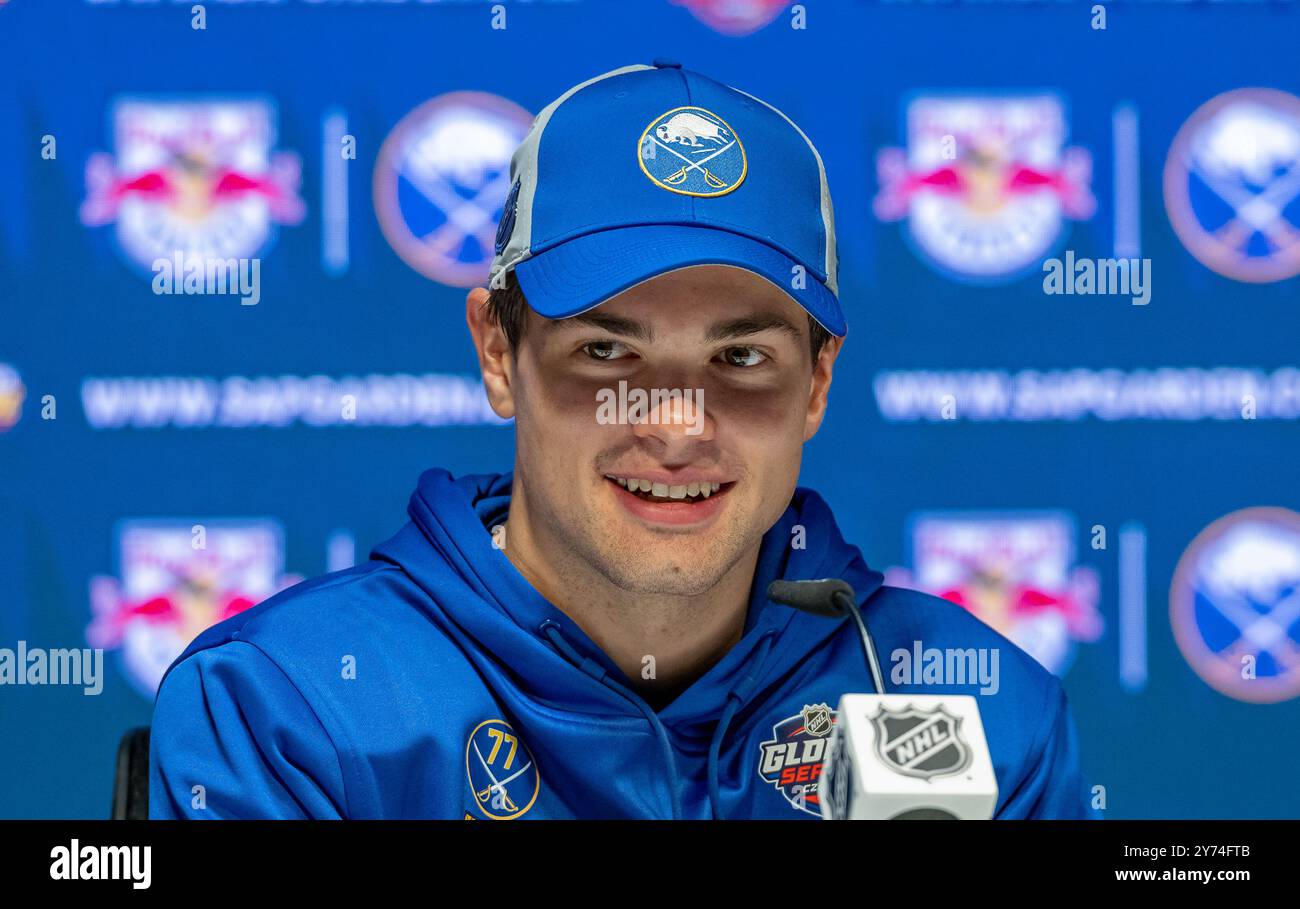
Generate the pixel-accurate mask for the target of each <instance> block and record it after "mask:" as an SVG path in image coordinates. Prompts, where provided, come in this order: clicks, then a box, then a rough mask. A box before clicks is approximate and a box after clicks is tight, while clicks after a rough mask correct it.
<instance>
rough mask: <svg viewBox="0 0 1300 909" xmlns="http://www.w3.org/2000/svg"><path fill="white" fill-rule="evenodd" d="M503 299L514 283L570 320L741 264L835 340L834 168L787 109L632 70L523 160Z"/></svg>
mask: <svg viewBox="0 0 1300 909" xmlns="http://www.w3.org/2000/svg"><path fill="white" fill-rule="evenodd" d="M510 179H511V188H510V194H509V196H508V197H507V199H506V204H505V207H504V209H503V211H502V215H501V222H500V225H499V226H498V228H497V240H496V256H495V258H493V260H492V268H491V281H492V286H494V287H496V286H500V282H501V280H502V279H503V278H504V276H505V274H506V273H507V272H509V271H511V270H513V271H514V273H515V275H516V277H517V278H518V280H519V285H520V287H521V289H522V290H523V292H524V295H525V296H526V297H527V298H528V304H529V305H530V306H531V307H532V308H533V309H534V310H535V311H536V312H537V313H539V314H540V315H543V316H545V317H547V318H550V319H562V318H564V317H566V316H573V315H577V314H578V313H581V312H585V311H586V310H588V309H591V308H592V307H595V306H599V305H600V304H601V303H603V302H604V301H606V300H608V299H609V298H610V297H613V296H615V295H616V294H618V293H620V292H622V291H624V290H627V289H628V288H629V287H633V286H635V285H637V284H639V283H641V282H642V281H646V280H648V279H650V278H653V277H655V276H656V275H661V274H664V273H665V272H670V271H674V270H676V269H679V268H686V267H688V266H692V265H732V266H736V267H739V268H743V269H745V270H747V271H750V272H753V273H754V274H756V275H759V276H760V277H763V278H766V279H767V280H768V281H770V282H772V283H773V284H775V285H776V286H777V287H780V288H781V289H782V290H784V291H786V292H787V293H788V294H789V295H790V296H791V297H792V298H793V299H794V300H795V302H797V303H798V304H799V305H800V306H802V307H803V308H804V309H805V310H807V311H808V313H809V314H810V315H811V316H812V317H813V318H814V319H816V320H817V321H818V322H819V323H821V325H822V326H823V327H824V328H825V329H826V330H827V331H829V332H830V333H831V334H833V335H836V336H839V337H842V336H843V335H844V334H845V333H846V332H847V331H848V326H847V325H846V324H845V321H844V313H843V311H842V310H841V309H840V302H839V296H838V286H837V280H836V265H837V261H836V253H835V218H834V213H833V210H832V207H831V194H830V189H829V187H828V186H827V184H826V168H825V167H824V166H823V165H822V160H821V156H820V155H819V154H817V149H816V148H814V147H813V144H812V142H810V141H809V139H808V137H807V136H806V135H804V133H803V131H802V130H800V129H799V127H797V126H795V124H794V123H793V122H792V121H791V120H790V119H789V118H788V117H786V116H785V114H783V113H781V112H780V111H778V110H777V109H776V108H774V107H772V106H771V105H769V104H767V103H766V102H765V101H760V100H759V99H758V98H755V97H753V96H752V95H748V94H746V93H745V92H742V91H739V90H737V89H734V88H731V87H729V86H726V85H722V84H720V83H718V82H715V81H713V80H712V79H710V78H708V77H707V76H702V75H700V74H699V73H696V72H691V71H690V70H685V69H682V67H681V64H678V63H673V62H670V61H664V60H656V61H655V63H654V65H652V66H645V65H634V66H625V67H623V68H621V69H616V70H613V71H612V72H608V73H605V74H604V75H602V76H597V77H596V78H594V79H590V80H588V81H586V82H583V83H582V84H581V85H576V86H574V87H573V88H571V89H569V90H568V91H567V92H565V93H564V94H563V95H561V96H560V97H559V98H557V99H556V100H555V101H553V102H551V103H550V104H549V105H547V106H546V108H544V109H543V110H542V112H541V113H539V114H538V115H537V117H536V119H535V120H534V121H533V125H532V128H531V129H530V130H529V132H528V135H527V136H526V137H525V138H524V141H523V143H522V144H521V145H520V146H519V148H518V149H517V150H516V151H515V154H514V157H513V158H512V159H511V161H510Z"/></svg>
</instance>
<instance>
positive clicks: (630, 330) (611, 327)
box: [546, 312, 655, 344]
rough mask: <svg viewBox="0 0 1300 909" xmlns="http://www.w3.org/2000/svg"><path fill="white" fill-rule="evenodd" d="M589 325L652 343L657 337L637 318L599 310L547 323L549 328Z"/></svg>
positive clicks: (613, 333)
mask: <svg viewBox="0 0 1300 909" xmlns="http://www.w3.org/2000/svg"><path fill="white" fill-rule="evenodd" d="M575 323H576V324H579V325H589V326H591V327H592V328H599V329H601V330H603V331H607V332H609V333H610V334H612V335H622V336H623V337H626V338H631V339H633V340H634V341H643V342H645V343H647V344H648V343H650V342H651V341H653V340H654V339H655V333H654V331H653V329H651V328H650V326H649V325H647V324H646V323H644V322H638V321H637V320H636V319H624V318H622V317H620V316H611V315H607V314H605V313H598V312H582V313H578V314H577V315H576V316H566V317H565V318H563V319H552V320H550V321H549V322H548V323H547V326H546V327H547V328H550V329H555V328H563V327H565V326H566V325H572V324H575Z"/></svg>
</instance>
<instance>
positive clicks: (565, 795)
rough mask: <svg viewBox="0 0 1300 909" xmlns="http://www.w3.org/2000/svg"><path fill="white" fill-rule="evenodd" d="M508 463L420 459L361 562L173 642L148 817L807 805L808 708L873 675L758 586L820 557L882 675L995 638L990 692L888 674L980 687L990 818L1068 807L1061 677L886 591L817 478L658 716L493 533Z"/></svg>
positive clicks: (803, 811)
mask: <svg viewBox="0 0 1300 909" xmlns="http://www.w3.org/2000/svg"><path fill="white" fill-rule="evenodd" d="M510 479H511V478H510V475H504V476H501V475H495V476H469V477H462V478H460V479H455V478H453V477H452V476H451V475H450V474H448V473H447V472H446V471H443V470H430V471H428V472H426V473H425V474H424V475H423V476H422V477H421V478H420V482H419V486H418V488H417V489H416V491H415V493H414V494H413V495H412V496H411V502H410V506H409V508H408V513H409V515H410V521H409V522H408V523H407V524H406V526H404V527H403V528H402V529H401V530H400V531H399V532H398V533H397V535H396V536H394V537H393V538H392V539H390V540H388V541H387V542H385V543H383V544H382V545H380V546H378V547H377V548H376V549H375V550H374V552H373V553H371V560H370V561H369V562H367V563H365V564H363V565H359V566H357V567H355V568H352V569H349V570H347V571H343V572H337V573H334V574H329V575H325V576H324V577H320V578H316V579H314V580H311V581H307V582H305V583H302V584H299V585H297V586H296V587H293V588H291V589H289V590H286V591H284V592H283V593H280V594H279V595H277V596H275V597H272V598H271V599H269V600H267V601H266V602H264V603H262V604H261V605H259V606H257V607H255V608H253V609H250V610H248V611H246V612H244V613H241V614H240V615H237V616H234V617H232V618H230V619H228V620H227V621H225V622H222V623H221V624H219V625H215V626H213V627H212V628H210V629H208V630H207V631H205V632H204V633H203V634H202V635H200V636H199V637H198V638H197V639H196V640H195V641H194V642H193V643H192V644H190V646H189V647H188V648H187V649H186V651H185V652H184V653H183V654H182V655H181V657H180V658H179V659H178V660H177V661H176V662H175V663H174V664H173V665H172V667H171V668H170V669H169V670H168V673H167V675H166V676H165V678H164V681H163V684H162V687H161V689H160V690H159V693H158V699H157V704H156V707H155V713H154V721H153V737H152V755H151V761H150V763H151V778H150V814H151V816H152V817H154V818H179V817H193V818H303V817H307V818H340V817H342V818H455V819H461V818H464V819H470V818H474V819H486V818H495V819H509V818H517V817H523V818H688V819H708V818H717V817H725V818H781V819H792V818H803V819H812V818H815V817H818V816H819V808H818V797H817V791H816V788H817V786H816V783H817V776H818V774H819V772H820V769H821V757H822V750H823V749H822V747H821V746H822V745H824V736H825V734H826V732H827V731H828V725H827V723H828V714H827V710H828V709H829V710H830V711H831V713H830V717H831V718H833V710H834V707H835V705H836V704H837V702H838V700H839V697H840V695H841V694H844V693H846V692H871V691H872V690H873V688H872V684H871V680H870V676H869V674H868V671H867V668H866V664H865V661H864V658H863V654H862V652H861V647H860V643H859V640H858V637H857V632H856V629H855V628H854V626H853V625H852V623H851V622H849V621H846V620H832V619H825V618H820V617H817V616H812V615H807V614H804V613H799V612H795V611H793V610H791V609H789V608H787V607H784V606H780V605H776V604H773V603H769V602H768V601H767V600H766V598H765V596H764V591H766V589H767V586H768V584H769V582H771V581H772V580H774V579H776V578H788V579H803V578H822V577H836V578H843V579H844V580H846V581H848V582H849V583H850V584H851V585H853V588H854V589H855V590H856V591H857V594H858V598H859V602H860V603H861V604H862V607H863V611H864V614H865V617H866V621H867V623H868V625H869V626H870V628H871V630H872V633H873V634H874V636H875V638H876V640H877V645H878V647H879V649H880V651H881V654H882V657H883V658H884V660H885V663H886V672H887V674H888V672H889V666H890V663H891V661H890V660H889V655H890V654H893V653H894V652H895V651H896V650H899V649H903V650H907V651H909V652H910V651H913V649H914V642H918V641H919V642H921V644H922V645H923V646H924V647H925V648H932V647H933V648H941V649H942V648H948V647H952V648H996V649H997V652H998V654H999V658H1000V666H999V668H1000V680H999V685H998V690H997V692H996V693H994V694H983V695H980V694H979V693H978V689H979V683H978V682H976V681H974V680H972V684H970V685H929V684H891V685H890V686H889V687H890V691H891V692H898V693H906V692H914V693H918V694H938V693H961V694H975V695H977V699H978V702H979V706H980V710H981V715H982V718H983V722H984V726H985V731H986V734H987V737H988V740H989V747H990V750H991V752H992V757H993V765H994V769H995V771H996V774H997V779H998V790H999V792H998V804H997V812H996V816H997V817H999V818H1082V817H1087V816H1089V810H1088V808H1087V800H1086V799H1087V793H1086V792H1085V786H1084V782H1083V779H1082V776H1081V773H1080V768H1079V760H1078V751H1077V745H1076V739H1075V732H1074V724H1073V721H1072V719H1071V715H1070V710H1069V707H1068V705H1067V703H1066V699H1065V695H1064V693H1063V691H1062V689H1061V685H1060V683H1059V682H1058V681H1057V679H1056V678H1055V677H1054V676H1053V675H1051V674H1050V673H1048V672H1047V671H1046V670H1044V669H1043V668H1042V667H1041V666H1039V665H1038V663H1036V662H1035V661H1034V660H1033V659H1032V658H1031V657H1029V656H1028V655H1026V654H1025V653H1024V652H1023V651H1020V650H1018V649H1017V648H1016V647H1015V645H1013V644H1011V643H1010V642H1009V641H1007V640H1006V639H1005V638H1003V637H1001V636H1000V635H998V634H997V633H996V632H994V631H993V630H992V629H990V628H989V627H987V626H986V625H984V624H983V623H982V622H980V621H979V620H977V619H976V618H974V617H973V616H971V615H970V614H969V613H967V612H966V611H965V610H964V609H962V608H961V607H959V606H956V605H954V604H952V603H949V602H947V601H946V600H942V599H938V598H935V597H931V596H928V595H925V594H922V593H917V592H913V591H909V590H903V589H900V588H894V587H886V586H883V584H882V576H881V574H880V573H879V572H877V571H873V570H871V569H870V568H868V567H867V565H866V563H865V562H864V561H863V559H862V556H861V554H860V553H859V552H858V550H857V548H856V547H854V546H851V545H849V544H848V543H846V542H845V541H844V539H843V538H842V537H841V536H840V533H839V530H838V528H837V527H836V525H835V520H834V518H833V517H832V515H831V512H830V509H829V508H828V507H827V505H826V503H825V502H824V501H823V500H822V499H821V497H820V496H818V495H817V494H816V493H815V492H812V491H810V490H807V489H799V490H797V491H796V493H795V495H794V497H793V499H792V501H791V503H790V507H789V508H788V509H787V510H786V512H785V514H784V515H783V516H782V518H781V519H780V520H779V521H778V522H777V524H776V525H775V526H774V527H772V528H771V530H769V531H768V533H767V534H766V535H765V536H764V538H763V541H762V547H761V550H760V554H759V559H758V566H757V568H756V570H755V575H754V584H753V588H752V593H751V597H750V603H749V612H748V618H747V622H746V628H745V632H744V635H743V637H742V638H741V640H740V642H739V643H738V644H736V645H735V646H734V647H733V648H732V649H731V651H730V652H728V653H727V654H726V656H724V657H723V658H722V659H721V660H720V661H719V662H718V663H717V664H716V665H714V666H713V667H712V668H711V669H710V670H709V671H708V672H706V673H705V674H704V675H703V676H701V677H700V678H699V679H698V680H696V681H695V682H694V684H692V685H691V686H690V687H689V688H687V689H686V690H685V691H684V692H682V693H681V694H680V695H679V696H678V697H677V698H676V699H675V700H674V701H672V703H670V704H669V705H667V706H666V707H663V708H662V709H660V710H657V711H656V710H654V709H652V708H651V706H650V705H649V704H647V703H646V702H645V700H643V699H642V698H641V697H640V696H638V695H637V693H636V692H635V690H634V687H633V686H632V685H631V684H630V683H629V681H628V679H627V677H626V676H625V675H624V674H623V673H622V672H621V671H620V670H619V668H618V667H617V666H615V665H614V663H613V662H612V661H611V660H610V659H609V657H608V656H606V655H605V654H604V653H603V652H602V651H601V650H600V649H599V648H598V647H597V646H596V645H595V644H594V643H593V642H592V641H591V639H590V638H588V637H587V635H586V634H585V633H583V631H582V630H581V629H580V628H579V627H578V626H577V625H576V624H575V623H574V622H573V621H571V620H570V619H569V618H568V617H567V616H566V615H565V614H564V613H563V612H561V611H560V610H559V609H557V608H556V607H555V606H553V605H551V604H550V603H549V602H547V601H546V600H545V599H543V598H542V596H541V595H540V594H539V593H538V592H537V591H536V590H534V589H533V588H532V587H531V586H530V585H529V583H528V582H527V581H526V580H525V579H524V578H523V576H522V575H520V574H519V572H518V571H517V570H516V569H515V567H514V566H513V564H512V563H511V562H510V561H509V559H507V558H506V556H505V555H504V553H502V552H501V551H500V550H499V549H497V548H495V547H494V545H493V540H492V536H491V534H490V532H489V528H491V527H493V526H495V525H497V524H498V523H501V522H502V521H503V520H504V519H505V517H506V514H507V510H508V507H509V504H510ZM796 525H802V527H803V528H804V529H805V532H804V534H803V535H802V537H803V540H804V541H805V542H806V547H805V548H795V547H793V546H792V545H791V543H790V541H791V540H792V538H794V535H793V534H792V531H793V529H794V528H795V526H796ZM830 721H833V719H832V720H830Z"/></svg>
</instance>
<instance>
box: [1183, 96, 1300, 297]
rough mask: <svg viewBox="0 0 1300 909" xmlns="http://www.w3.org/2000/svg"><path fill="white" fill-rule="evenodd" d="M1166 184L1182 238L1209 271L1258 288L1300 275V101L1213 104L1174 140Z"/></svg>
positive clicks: (1221, 100)
mask: <svg viewBox="0 0 1300 909" xmlns="http://www.w3.org/2000/svg"><path fill="white" fill-rule="evenodd" d="M1164 182H1165V207H1166V208H1167V209H1168V211H1169V221H1170V223H1171V224H1173V227H1174V232H1175V233H1177V234H1178V238H1179V239H1180V240H1182V241H1183V245H1184V246H1186V247H1187V250H1188V252H1190V253H1191V254H1192V255H1193V256H1195V257H1196V258H1197V260H1198V261H1200V262H1201V264H1203V265H1204V266H1205V267H1206V268H1209V269H1211V270H1212V271H1216V272H1218V273H1219V274H1221V275H1223V276H1224V277H1227V278H1232V279H1234V280H1236V281H1250V282H1253V283H1264V282H1269V281H1284V280H1286V279H1287V278H1291V277H1294V276H1295V275H1298V274H1300V98H1297V97H1296V96H1295V95H1291V94H1287V93H1286V92H1282V91H1275V90H1273V89H1264V88H1246V89H1239V90H1237V91H1231V92H1225V93H1224V94H1222V95H1219V96H1217V97H1215V98H1212V99H1210V100H1209V101H1207V102H1206V103H1205V104H1203V105H1202V106H1201V107H1200V108H1199V109H1197V111H1196V112H1195V113H1194V114H1192V116H1191V117H1190V118H1189V119H1188V121H1187V122H1186V123H1185V124H1183V127H1182V129H1180V130H1179V131H1178V135H1177V136H1175V137H1174V142H1173V145H1172V147H1171V148H1170V149H1169V158H1168V160H1167V161H1166V162H1165V176H1164Z"/></svg>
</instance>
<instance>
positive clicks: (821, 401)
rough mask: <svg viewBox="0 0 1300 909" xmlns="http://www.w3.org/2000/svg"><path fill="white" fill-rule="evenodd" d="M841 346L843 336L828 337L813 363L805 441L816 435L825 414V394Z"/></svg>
mask: <svg viewBox="0 0 1300 909" xmlns="http://www.w3.org/2000/svg"><path fill="white" fill-rule="evenodd" d="M843 346H844V339H843V338H836V337H832V338H829V339H828V340H827V341H826V343H825V344H823V345H822V349H821V351H819V352H818V354H817V362H816V363H814V364H813V371H812V381H811V382H810V384H809V390H808V418H807V420H806V421H805V423H804V430H803V440H804V441H805V442H807V441H808V440H809V439H811V438H812V437H813V436H815V435H817V430H818V429H819V428H821V425H822V417H824V416H826V396H827V395H828V394H829V393H830V390H831V373H832V372H833V371H834V369H835V358H836V357H838V356H839V355H840V348H841V347H843Z"/></svg>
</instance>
